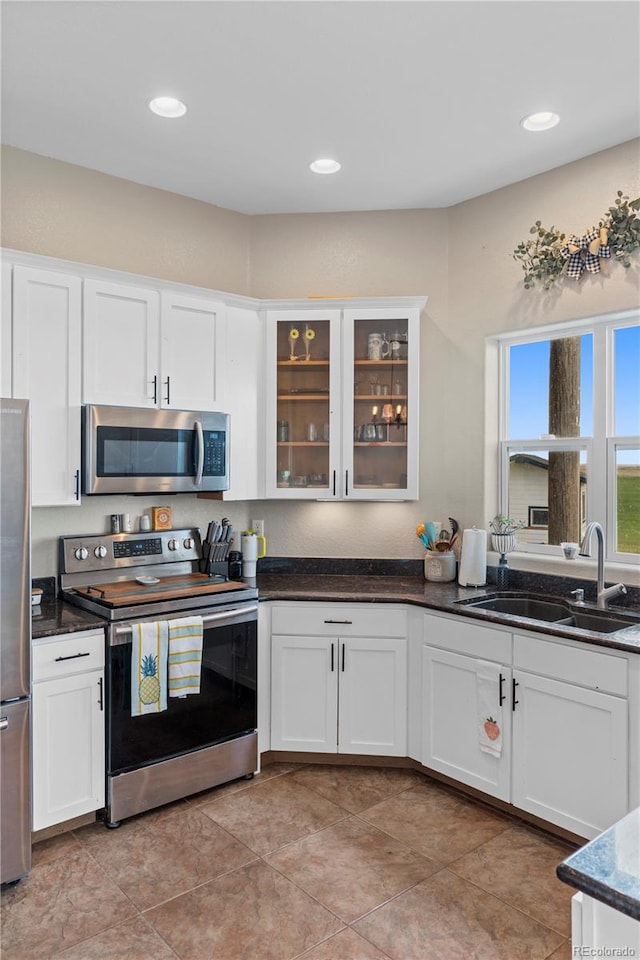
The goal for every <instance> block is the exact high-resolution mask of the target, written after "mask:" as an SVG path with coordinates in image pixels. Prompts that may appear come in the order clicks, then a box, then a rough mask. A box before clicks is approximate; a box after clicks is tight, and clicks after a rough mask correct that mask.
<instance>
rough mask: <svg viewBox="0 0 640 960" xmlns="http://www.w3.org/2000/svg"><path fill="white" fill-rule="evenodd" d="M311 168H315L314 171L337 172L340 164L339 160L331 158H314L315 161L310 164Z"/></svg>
mask: <svg viewBox="0 0 640 960" xmlns="http://www.w3.org/2000/svg"><path fill="white" fill-rule="evenodd" d="M309 169H310V170H313V172H314V173H337V172H338V170H339V169H340V164H339V163H338V161H337V160H330V159H329V158H328V157H326V158H325V159H323V160H314V161H313V163H310V164H309Z"/></svg>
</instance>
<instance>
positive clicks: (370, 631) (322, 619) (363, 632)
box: [271, 603, 407, 637]
mask: <svg viewBox="0 0 640 960" xmlns="http://www.w3.org/2000/svg"><path fill="white" fill-rule="evenodd" d="M271 631H272V633H279V634H289V635H293V636H314V637H405V636H406V634H407V611H406V610H398V609H392V608H389V607H387V606H385V605H382V604H377V603H372V604H362V605H361V606H346V605H345V606H343V605H342V604H339V603H333V604H318V605H315V604H308V603H296V604H291V605H287V606H281V607H280V606H274V608H273V610H272V612H271Z"/></svg>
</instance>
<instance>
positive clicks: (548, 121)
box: [520, 110, 560, 133]
mask: <svg viewBox="0 0 640 960" xmlns="http://www.w3.org/2000/svg"><path fill="white" fill-rule="evenodd" d="M556 123H560V117H559V116H558V114H557V113H552V112H551V111H550V110H544V111H543V112H542V113H530V114H529V116H528V117H525V118H524V120H521V121H520V126H522V127H524V129H525V130H531V131H532V132H533V133H538V132H540V131H541V130H550V129H551V127H555V125H556Z"/></svg>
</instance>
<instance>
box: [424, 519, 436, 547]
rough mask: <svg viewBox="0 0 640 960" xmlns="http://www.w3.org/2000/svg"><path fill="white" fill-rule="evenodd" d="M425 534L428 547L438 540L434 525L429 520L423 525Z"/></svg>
mask: <svg viewBox="0 0 640 960" xmlns="http://www.w3.org/2000/svg"><path fill="white" fill-rule="evenodd" d="M424 529H425V532H426V534H427V539H428V541H429V544H430V545H433V544H434V543H435V542H436V540H437V539H438V531H437V529H436V525H435V523H433V521H431V520H427V522H426V523H425V525H424Z"/></svg>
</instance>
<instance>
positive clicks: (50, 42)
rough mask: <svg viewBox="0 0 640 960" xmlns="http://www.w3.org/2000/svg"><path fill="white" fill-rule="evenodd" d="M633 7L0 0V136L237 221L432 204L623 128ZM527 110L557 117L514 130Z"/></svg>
mask: <svg viewBox="0 0 640 960" xmlns="http://www.w3.org/2000/svg"><path fill="white" fill-rule="evenodd" d="M639 11H640V6H639V4H638V3H637V2H635V0H605V2H599V0H531V2H529V0H522V2H520V0H496V2H486V0H471V2H465V0H442V2H431V0H333V2H332V0H308V2H307V0H288V2H287V0H285V2H280V0H246V2H245V0H195V2H192V0H161V2H157V0H123V2H119V0H108V2H103V0H74V2H66V0H45V2H38V0H3V2H2V5H1V18H2V22H1V26H2V115H1V131H2V142H3V143H6V144H10V145H12V146H15V147H19V148H21V149H24V150H29V151H32V152H34V153H38V154H43V155H45V156H49V157H54V158H56V159H59V160H65V161H68V162H70V163H74V164H79V165H81V166H84V167H89V168H92V169H95V170H100V171H103V172H105V173H109V174H113V175H115V176H118V177H124V178H126V179H128V180H133V181H135V182H138V183H143V184H148V185H150V186H153V187H158V188H160V189H162V190H169V191H173V192H175V193H178V194H183V195H185V196H188V197H194V198H196V199H199V200H204V201H206V202H207V203H213V204H216V205H218V206H221V207H225V208H228V209H231V210H236V211H240V212H243V213H247V214H260V213H303V212H321V211H344V210H384V209H403V208H404V209H407V208H425V207H426V208H430V207H446V206H450V205H452V204H455V203H458V202H460V201H463V200H466V199H469V198H471V197H475V196H479V195H480V194H483V193H487V192H489V191H491V190H495V189H498V188H500V187H503V186H505V185H507V184H509V183H514V182H516V181H518V180H523V179H525V178H527V177H531V176H533V175H535V174H538V173H542V172H544V171H545V170H549V169H551V168H553V167H557V166H560V165H562V164H565V163H569V162H571V161H573V160H577V159H580V158H581V157H584V156H588V155H589V154H592V153H596V152H597V151H599V150H603V149H606V148H608V147H611V146H614V145H616V144H618V143H623V142H625V141H627V140H631V139H632V138H634V137H637V136H638V133H639V129H638V125H639V116H640V103H639V90H640V82H639V80H640V77H639V52H638V51H639V49H640V47H639V40H640V29H639ZM158 94H171V95H174V96H177V97H179V98H180V99H182V100H184V102H185V103H186V104H187V106H188V112H187V114H186V116H185V117H184V118H182V119H180V120H162V119H159V118H158V117H156V116H154V115H153V114H152V113H151V112H150V111H149V110H148V109H147V106H146V103H147V101H148V100H149V99H150V98H151V97H153V96H157V95H158ZM539 110H553V111H555V112H557V113H559V114H560V115H561V118H562V119H561V123H560V124H559V125H558V126H557V127H555V128H554V129H552V130H550V131H548V132H546V133H527V132H526V131H524V130H523V129H522V128H521V127H520V120H521V119H522V117H523V116H525V115H526V114H528V113H531V112H534V111H539ZM327 156H329V157H334V158H336V159H337V160H339V161H340V162H341V164H342V169H341V171H340V172H339V173H338V174H335V175H334V176H318V175H316V174H312V173H311V172H310V171H309V168H308V166H309V163H310V162H311V161H312V160H314V159H315V158H317V157H327ZM612 186H613V187H617V186H618V185H617V184H613V185H612Z"/></svg>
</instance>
